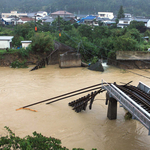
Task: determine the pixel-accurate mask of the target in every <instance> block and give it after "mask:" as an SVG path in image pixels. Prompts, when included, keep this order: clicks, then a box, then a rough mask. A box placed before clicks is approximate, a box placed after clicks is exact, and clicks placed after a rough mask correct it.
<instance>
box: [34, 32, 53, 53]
mask: <svg viewBox="0 0 150 150" xmlns="http://www.w3.org/2000/svg"><path fill="white" fill-rule="evenodd" d="M31 40H32V43H31V49H32V51H33V52H35V53H36V52H40V53H43V52H51V51H52V50H53V49H54V42H53V37H52V35H51V34H50V32H47V33H44V32H42V33H36V34H35V36H33V37H32V39H31Z"/></svg>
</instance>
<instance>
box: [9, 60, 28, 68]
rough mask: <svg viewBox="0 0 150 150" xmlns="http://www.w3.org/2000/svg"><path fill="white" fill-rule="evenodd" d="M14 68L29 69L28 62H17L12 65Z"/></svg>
mask: <svg viewBox="0 0 150 150" xmlns="http://www.w3.org/2000/svg"><path fill="white" fill-rule="evenodd" d="M11 67H12V68H27V67H28V66H27V64H26V60H24V61H23V62H20V61H19V60H15V61H13V62H12V63H11Z"/></svg>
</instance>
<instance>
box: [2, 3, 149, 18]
mask: <svg viewBox="0 0 150 150" xmlns="http://www.w3.org/2000/svg"><path fill="white" fill-rule="evenodd" d="M120 5H123V8H124V11H125V12H126V13H131V14H134V15H140V16H149V17H150V11H149V8H150V0H144V1H143V0H92V1H91V0H0V12H9V11H11V10H17V11H18V12H35V11H38V10H45V11H47V12H48V13H50V12H54V11H57V10H67V11H69V12H72V13H76V14H78V13H80V14H95V13H96V14H97V12H99V11H111V12H114V14H117V12H118V10H119V7H120Z"/></svg>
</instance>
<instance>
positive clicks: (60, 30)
mask: <svg viewBox="0 0 150 150" xmlns="http://www.w3.org/2000/svg"><path fill="white" fill-rule="evenodd" d="M58 31H59V40H60V37H61V30H60V16H59V15H58Z"/></svg>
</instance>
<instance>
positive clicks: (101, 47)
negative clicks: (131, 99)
mask: <svg viewBox="0 0 150 150" xmlns="http://www.w3.org/2000/svg"><path fill="white" fill-rule="evenodd" d="M63 33H65V32H64V31H63ZM65 35H66V36H68V37H69V38H70V39H71V40H73V39H72V38H71V37H70V36H69V35H67V34H66V33H65ZM73 41H74V40H73ZM74 42H75V41H74ZM75 43H76V44H78V45H79V43H80V44H82V48H83V50H84V52H88V53H89V54H91V53H90V52H89V51H87V50H85V48H84V45H83V43H82V40H81V42H79V43H77V42H75ZM92 45H93V46H96V47H99V46H97V45H94V44H92ZM99 48H102V49H104V50H107V51H113V50H109V49H106V48H103V47H99ZM91 55H92V56H94V55H93V54H91ZM103 57H104V56H103ZM104 58H107V57H104ZM109 59H110V58H109ZM110 60H112V61H116V62H118V63H120V64H122V65H124V66H127V65H125V64H124V63H121V62H119V61H117V60H113V59H110ZM139 61H143V60H139ZM143 62H145V61H143ZM147 63H150V62H147ZM138 69H139V68H138ZM125 70H127V69H125ZM139 70H142V69H139ZM127 71H128V72H131V73H133V74H136V75H138V76H142V77H144V78H147V79H150V77H147V76H144V75H141V74H138V73H135V72H132V71H129V70H127Z"/></svg>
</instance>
